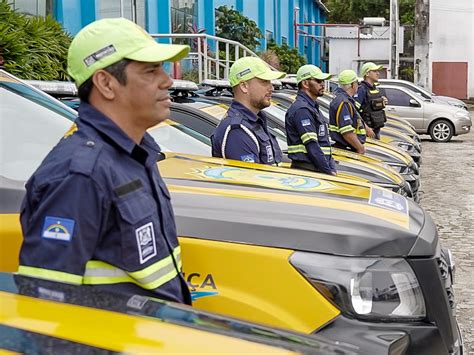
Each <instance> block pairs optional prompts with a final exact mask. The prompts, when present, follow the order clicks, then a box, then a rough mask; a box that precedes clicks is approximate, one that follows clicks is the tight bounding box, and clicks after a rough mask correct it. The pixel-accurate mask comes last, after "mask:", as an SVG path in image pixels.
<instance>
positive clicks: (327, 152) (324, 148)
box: [320, 147, 331, 155]
mask: <svg viewBox="0 0 474 355" xmlns="http://www.w3.org/2000/svg"><path fill="white" fill-rule="evenodd" d="M320 148H321V151H322V152H323V153H324V155H331V147H320Z"/></svg>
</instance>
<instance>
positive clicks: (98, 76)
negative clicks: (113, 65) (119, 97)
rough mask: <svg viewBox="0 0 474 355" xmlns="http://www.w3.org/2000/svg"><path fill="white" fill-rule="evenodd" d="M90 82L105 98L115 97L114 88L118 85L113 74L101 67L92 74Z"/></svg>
mask: <svg viewBox="0 0 474 355" xmlns="http://www.w3.org/2000/svg"><path fill="white" fill-rule="evenodd" d="M92 82H93V83H94V86H95V89H96V90H97V91H98V93H99V94H100V95H101V96H103V97H104V98H105V99H107V100H113V99H114V98H115V96H116V94H115V90H114V88H115V87H116V86H117V85H120V84H119V83H118V81H117V79H115V78H114V77H113V75H111V74H110V73H108V72H107V71H105V70H102V69H100V70H97V71H96V72H95V73H94V75H92Z"/></svg>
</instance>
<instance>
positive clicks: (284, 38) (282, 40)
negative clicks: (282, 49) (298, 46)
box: [281, 36, 288, 44]
mask: <svg viewBox="0 0 474 355" xmlns="http://www.w3.org/2000/svg"><path fill="white" fill-rule="evenodd" d="M281 44H288V38H286V37H285V36H281Z"/></svg>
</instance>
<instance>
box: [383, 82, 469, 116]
mask: <svg viewBox="0 0 474 355" xmlns="http://www.w3.org/2000/svg"><path fill="white" fill-rule="evenodd" d="M379 83H380V84H383V85H390V86H400V87H402V88H407V89H410V90H412V91H413V92H415V93H416V94H417V95H420V96H421V97H422V98H424V99H428V100H432V101H433V102H436V103H439V104H448V105H452V106H456V107H459V108H462V109H465V110H466V111H468V110H469V109H468V107H467V105H466V104H465V103H464V102H463V101H461V100H459V99H456V98H454V97H449V96H441V95H436V94H434V93H432V92H430V91H428V90H426V89H425V88H424V87H422V86H419V85H416V84H414V83H412V82H411V81H407V80H399V79H380V80H379Z"/></svg>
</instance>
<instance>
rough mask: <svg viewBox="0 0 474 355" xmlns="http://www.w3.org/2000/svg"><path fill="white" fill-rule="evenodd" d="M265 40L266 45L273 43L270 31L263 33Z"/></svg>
mask: <svg viewBox="0 0 474 355" xmlns="http://www.w3.org/2000/svg"><path fill="white" fill-rule="evenodd" d="M265 39H266V40H267V43H269V42H271V41H273V32H272V31H268V30H267V31H265Z"/></svg>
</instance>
